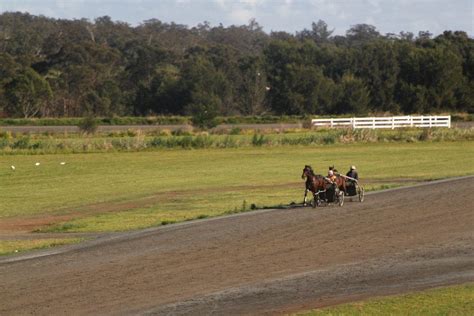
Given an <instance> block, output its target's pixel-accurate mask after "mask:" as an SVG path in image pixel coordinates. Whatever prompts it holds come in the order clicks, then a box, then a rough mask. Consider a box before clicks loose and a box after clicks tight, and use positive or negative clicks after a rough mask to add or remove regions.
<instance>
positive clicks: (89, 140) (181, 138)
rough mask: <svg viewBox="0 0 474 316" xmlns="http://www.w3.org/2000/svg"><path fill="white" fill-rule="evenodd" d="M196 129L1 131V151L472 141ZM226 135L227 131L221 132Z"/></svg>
mask: <svg viewBox="0 0 474 316" xmlns="http://www.w3.org/2000/svg"><path fill="white" fill-rule="evenodd" d="M216 133H217V134H209V133H207V132H202V133H200V132H197V133H192V132H189V131H174V132H170V131H163V130H161V131H159V130H155V131H147V132H146V133H144V132H142V131H134V130H128V131H124V132H111V133H99V134H94V135H88V136H85V135H80V134H61V133H58V134H49V133H45V134H34V135H29V134H12V133H9V132H0V154H5V155H6V154H12V155H15V154H60V153H91V152H102V153H103V152H124V151H128V152H131V151H144V150H157V149H183V148H184V149H202V148H241V147H274V146H287V145H293V146H297V145H299V146H313V145H331V144H339V143H341V144H353V143H378V142H388V143H390V142H425V141H432V142H436V141H463V140H474V130H472V129H397V130H350V129H336V130H329V129H326V130H324V129H323V130H316V131H310V130H304V129H303V130H298V129H295V130H286V131H275V130H271V129H269V130H265V131H259V132H255V131H253V130H240V129H238V128H233V129H230V130H228V131H216ZM222 133H224V134H222Z"/></svg>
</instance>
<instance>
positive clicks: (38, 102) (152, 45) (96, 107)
mask: <svg viewBox="0 0 474 316" xmlns="http://www.w3.org/2000/svg"><path fill="white" fill-rule="evenodd" d="M442 111H459V112H470V113H472V112H474V40H473V39H472V38H470V37H469V36H468V35H467V34H466V32H463V31H445V32H444V33H443V34H440V35H438V36H436V37H434V36H433V34H431V33H430V32H428V31H420V32H419V33H418V34H417V35H415V34H413V33H410V32H400V33H399V34H381V33H380V32H379V31H377V29H376V28H375V27H374V26H372V25H367V24H358V25H354V26H352V27H351V28H350V29H349V30H347V32H346V34H345V36H340V35H333V30H331V28H330V27H329V26H328V25H327V24H326V23H325V22H324V21H321V20H319V21H317V22H314V23H312V25H311V27H310V28H308V29H304V30H302V31H299V32H296V33H294V34H290V33H287V32H271V33H269V34H268V33H265V32H264V31H263V29H262V27H261V26H260V25H259V24H258V23H257V22H256V21H255V20H251V21H249V23H248V24H247V25H240V26H235V25H233V26H229V27H224V26H222V25H219V26H211V25H210V24H209V23H207V22H204V23H201V24H198V25H197V26H194V27H187V26H185V25H180V24H175V23H164V22H162V21H159V20H156V19H152V20H147V21H144V22H143V23H141V24H140V25H138V26H131V25H129V24H127V23H124V22H120V21H113V20H112V19H111V18H110V17H108V16H104V17H100V18H97V19H95V20H94V21H93V22H91V21H89V20H87V19H81V20H65V19H53V18H48V17H44V16H34V15H30V14H28V13H19V12H5V13H3V14H1V15H0V116H3V117H26V118H27V117H76V116H87V115H89V116H106V117H108V116H110V117H112V116H122V115H193V116H198V117H201V118H202V119H206V118H207V117H214V116H215V115H224V116H226V115H265V114H275V115H306V114H308V115H309V114H357V115H363V114H367V113H380V112H390V113H406V114H409V113H433V112H442Z"/></svg>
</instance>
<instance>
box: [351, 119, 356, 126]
mask: <svg viewBox="0 0 474 316" xmlns="http://www.w3.org/2000/svg"><path fill="white" fill-rule="evenodd" d="M351 121H352V129H355V128H356V120H355V117H353V118H351Z"/></svg>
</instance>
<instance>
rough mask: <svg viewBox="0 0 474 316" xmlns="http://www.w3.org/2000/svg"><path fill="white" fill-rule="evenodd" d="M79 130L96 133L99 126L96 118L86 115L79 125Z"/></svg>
mask: <svg viewBox="0 0 474 316" xmlns="http://www.w3.org/2000/svg"><path fill="white" fill-rule="evenodd" d="M78 127H79V130H80V131H81V132H82V133H85V134H94V133H95V132H96V131H97V128H98V127H99V124H98V123H97V121H96V119H95V118H94V117H92V116H86V117H85V118H83V119H82V121H81V122H80V123H79V125H78Z"/></svg>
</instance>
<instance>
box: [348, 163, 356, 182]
mask: <svg viewBox="0 0 474 316" xmlns="http://www.w3.org/2000/svg"><path fill="white" fill-rule="evenodd" d="M346 176H348V177H351V178H353V179H356V180H359V175H358V174H357V170H356V167H355V166H351V168H350V169H349V171H348V172H347V174H346Z"/></svg>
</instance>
